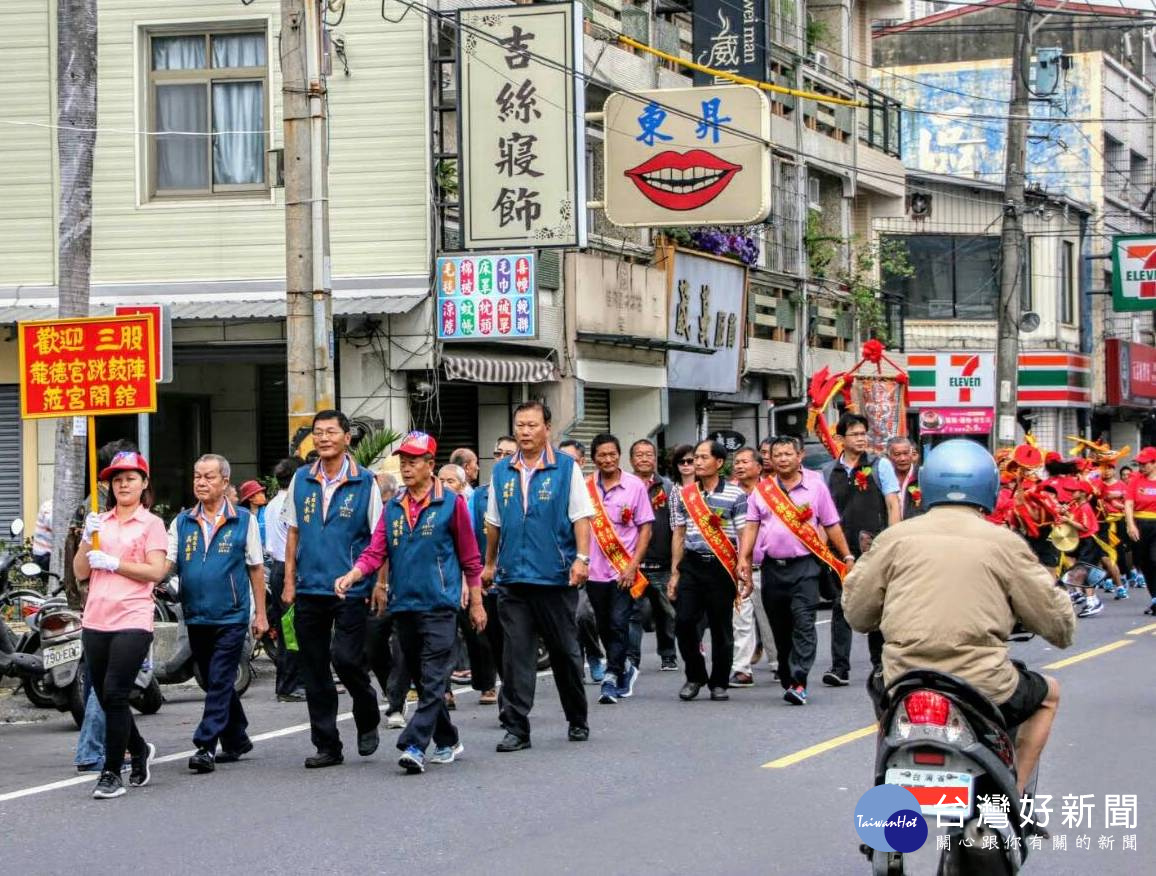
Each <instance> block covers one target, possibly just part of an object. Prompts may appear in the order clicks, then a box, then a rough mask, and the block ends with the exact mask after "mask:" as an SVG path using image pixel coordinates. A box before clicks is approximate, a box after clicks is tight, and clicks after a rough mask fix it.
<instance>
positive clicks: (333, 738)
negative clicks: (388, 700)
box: [295, 595, 381, 754]
mask: <svg viewBox="0 0 1156 876" xmlns="http://www.w3.org/2000/svg"><path fill="white" fill-rule="evenodd" d="M368 615H369V606H367V605H366V604H365V600H364V599H362V598H355V597H350V598H347V599H338V598H337V597H336V596H309V595H301V596H298V597H297V613H296V617H295V623H296V628H297V644H298V646H299V647H300V649H301V650H300V655H299V656H300V667H301V675H302V677H303V678H304V680H305V700H306V703H307V704H308V706H309V724H310V729H311V736H312V739H313V746H314V747H315V748H316V749H317V751H318V752H323V753H329V754H341V734H339V733H338V732H337V687H336V686H335V685H334V684H333V675H332V673H330V671H329V665H330V662H332V664H333V668H334V670H336V672H337V677H338V678H340V679H341V683H342V684H343V685H345V689H346V690H347V691H349V695H350V696H351V697H352V698H353V720H354V723H355V724H356V725H357V732H358V733H368V732H369V731H370V730H373V729H374V728H375V727H377V725H378V723H379V722H380V720H381V715H380V713H379V712H378V711H377V693H376V692H375V691H374V689H373V686H372V685H371V684H370V683H369V672H368V671H366V665H365V623H366V619H367V617H368Z"/></svg>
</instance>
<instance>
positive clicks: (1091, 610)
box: [1076, 596, 1104, 617]
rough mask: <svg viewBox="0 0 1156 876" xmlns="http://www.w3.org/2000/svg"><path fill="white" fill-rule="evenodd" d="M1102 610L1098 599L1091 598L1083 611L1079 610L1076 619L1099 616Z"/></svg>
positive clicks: (1102, 606) (1101, 603)
mask: <svg viewBox="0 0 1156 876" xmlns="http://www.w3.org/2000/svg"><path fill="white" fill-rule="evenodd" d="M1103 610H1104V603H1103V602H1101V601H1100V597H1098V596H1093V597H1092V598H1091V599H1089V600H1088V601H1087V603H1086V604H1085V605H1084V607H1083V609H1081V610H1080V613H1079V614H1078V615H1076V617H1091V616H1092V615H1095V614H1099V613H1100V612H1102V611H1103Z"/></svg>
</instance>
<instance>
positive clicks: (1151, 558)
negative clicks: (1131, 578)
mask: <svg viewBox="0 0 1156 876" xmlns="http://www.w3.org/2000/svg"><path fill="white" fill-rule="evenodd" d="M1136 527H1137V528H1138V529H1139V530H1140V540H1139V541H1136V542H1133V543H1132V560H1133V562H1135V563H1136V568H1137V569H1139V570H1140V574H1141V575H1143V576H1144V580H1145V581H1146V582H1147V584H1148V595H1149V596H1151V597H1152V598H1153V599H1156V520H1144V519H1140V520H1137V521H1136Z"/></svg>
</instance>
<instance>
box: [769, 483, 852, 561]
mask: <svg viewBox="0 0 1156 876" xmlns="http://www.w3.org/2000/svg"><path fill="white" fill-rule="evenodd" d="M755 489H756V490H758V491H759V495H760V496H762V497H763V501H764V502H766V503H767V507H768V508H770V509H771V513H772V514H774V515H775V517H777V518H778V519H779V522H780V523H782V524H783V526H785V527H787V529H789V530H790V532H791V535H793V536H795V538H797V539H798V540H799V541H801V542H802V543H803V547H805V548H806V549H807V550H809V551H810V552H811V553H813V554H814V555H815V556H816V557H817V558H818V559H819V560H821V561H823V562H824V563H826V564H827V565H828V566H830V567H831V569H832V570H833V571H834V572H835V574H836V575H838V576H839V580H840V581H841V580H843V578H844V577H845V576H846V575H847V567H846V566H845V565H844V564H843V562H842V561H841V560H839V559H838V558H836V556H835V555H834V554H833V553H832V552H831V548H830V546H829V545H827V544H824V543H823V540H822V539H821V538H819V533H818V531H816V529H815V527H813V526H811V524H809V523H807V521H805V520H804V519H803V515H802V514H801V513H800V512H799V507H798V506H797V505H796V504H795V503H794V502H792V501H791V500H790V497H788V496H787V494H786V493H784V492H783V489H782V487H780V486H779V482H778V480H776V479H775V478H766V479H764V480H761V481H759V482H758V484H757V485H756V486H755Z"/></svg>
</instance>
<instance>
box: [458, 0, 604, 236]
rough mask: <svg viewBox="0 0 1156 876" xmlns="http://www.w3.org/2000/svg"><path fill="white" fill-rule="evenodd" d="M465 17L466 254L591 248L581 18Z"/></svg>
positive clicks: (537, 9) (461, 27)
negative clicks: (484, 251) (478, 250)
mask: <svg viewBox="0 0 1156 876" xmlns="http://www.w3.org/2000/svg"><path fill="white" fill-rule="evenodd" d="M575 10H576V5H575V4H572V3H545V4H541V5H535V6H502V7H496V8H485V9H463V10H459V11H458V77H459V90H458V95H459V105H458V123H459V132H460V133H459V136H460V149H459V156H460V157H459V180H460V187H461V198H462V248H463V249H466V250H473V249H505V248H519V247H530V246H533V247H546V246H585V245H586V190H585V178H586V174H585V154H586V150H585V137H584V133H585V121H584V117H585V109H586V104H585V89H584V79H583V77H582V76H581V75H574V71H575V70H578V71H579V72H581V69H582V63H583V61H582V51H581V46H582V16H581V14H579V13H577V12H576V11H575Z"/></svg>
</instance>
